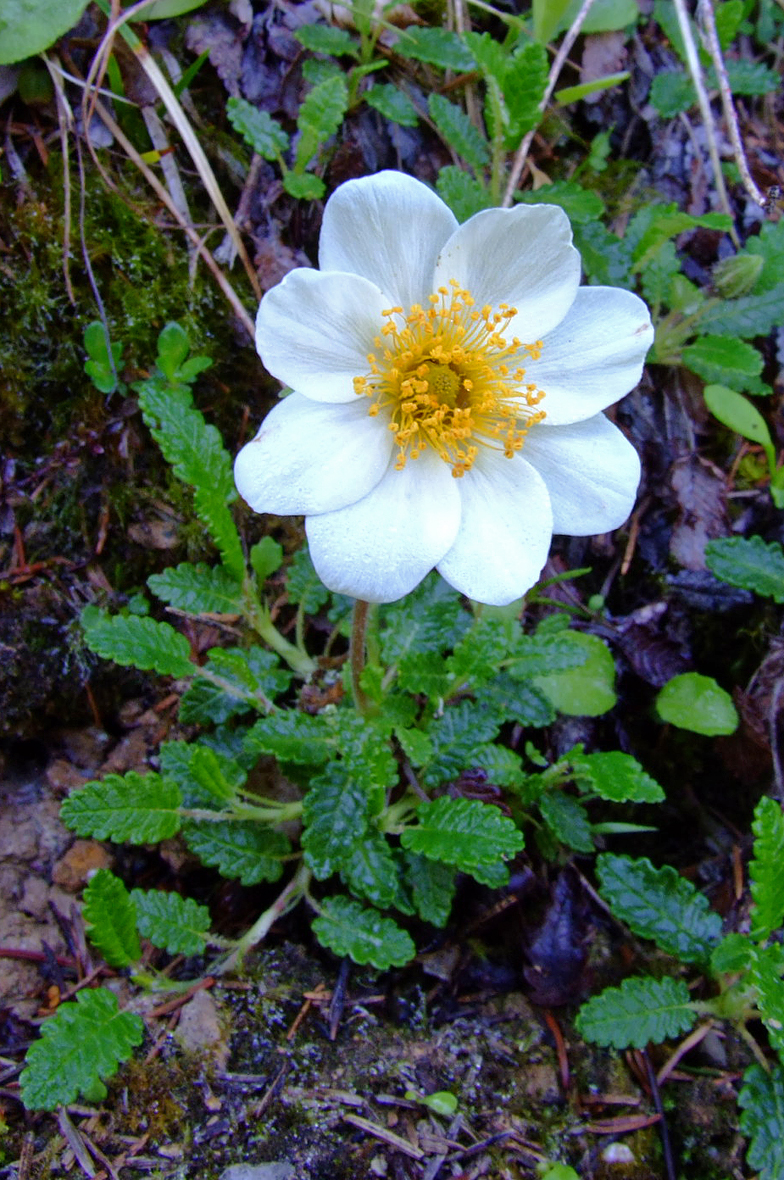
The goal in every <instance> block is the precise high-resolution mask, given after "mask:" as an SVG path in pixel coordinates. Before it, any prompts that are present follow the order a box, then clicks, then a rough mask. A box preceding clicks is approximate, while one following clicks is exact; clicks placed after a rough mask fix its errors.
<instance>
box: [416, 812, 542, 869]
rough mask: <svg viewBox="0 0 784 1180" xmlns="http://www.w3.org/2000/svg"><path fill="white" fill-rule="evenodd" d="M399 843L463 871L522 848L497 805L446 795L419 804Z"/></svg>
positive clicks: (516, 833)
mask: <svg viewBox="0 0 784 1180" xmlns="http://www.w3.org/2000/svg"><path fill="white" fill-rule="evenodd" d="M400 842H401V844H402V845H403V847H404V848H407V849H408V850H409V851H410V852H418V853H420V854H421V855H422V856H426V857H428V858H429V859H430V860H440V861H443V862H444V863H445V864H451V865H455V866H456V867H457V868H459V869H462V870H463V871H464V872H467V873H470V872H472V871H473V870H474V869H476V868H481V867H482V866H483V865H495V864H496V863H497V862H499V861H503V860H504V859H505V858H506V857H509V856H514V855H515V853H517V852H519V851H520V849H521V848H522V847H523V837H522V833H521V832H520V831H518V829H517V828H516V827H515V825H514V823H513V822H512V820H511V819H508V818H507V816H505V815H503V814H502V813H501V812H500V811H499V810H498V808H497V807H493V806H492V805H491V804H488V803H480V802H479V800H477V799H450V798H449V797H448V796H447V795H443V796H441V798H440V799H436V800H434V801H433V802H428V803H420V805H419V808H418V810H417V823H416V826H413V827H409V828H405V829H404V830H403V832H402V834H401V837H400Z"/></svg>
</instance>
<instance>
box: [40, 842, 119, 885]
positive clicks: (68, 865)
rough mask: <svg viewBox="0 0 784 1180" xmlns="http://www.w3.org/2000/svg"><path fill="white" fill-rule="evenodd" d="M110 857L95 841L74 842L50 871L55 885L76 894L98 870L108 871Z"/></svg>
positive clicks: (110, 861)
mask: <svg viewBox="0 0 784 1180" xmlns="http://www.w3.org/2000/svg"><path fill="white" fill-rule="evenodd" d="M111 863H112V857H111V855H110V854H109V853H108V852H107V851H106V849H105V848H104V846H103V845H102V844H98V843H97V841H95V840H74V842H73V844H72V845H71V847H70V848H69V849H68V851H67V852H66V853H65V855H64V856H61V857H60V859H59V860H58V861H57V863H56V865H55V866H54V868H53V869H52V880H53V881H54V883H55V885H59V886H60V887H61V888H62V889H67V890H68V891H69V892H70V893H76V891H77V890H79V889H81V888H82V887H83V886H84V885H86V884H87V882H88V881H89V880H90V877H91V876H92V875H93V873H96V872H97V871H98V869H108V868H109V866H110V865H111Z"/></svg>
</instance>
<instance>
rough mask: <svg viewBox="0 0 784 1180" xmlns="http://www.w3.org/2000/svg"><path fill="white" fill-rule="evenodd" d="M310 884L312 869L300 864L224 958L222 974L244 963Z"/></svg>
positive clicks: (297, 901) (301, 896)
mask: <svg viewBox="0 0 784 1180" xmlns="http://www.w3.org/2000/svg"><path fill="white" fill-rule="evenodd" d="M309 884H310V869H308V868H307V867H306V866H305V865H304V864H302V865H300V867H299V868H298V869H297V872H296V873H295V875H294V876H293V877H292V878H291V880H290V881H289V883H288V885H287V886H286V888H285V889H284V890H283V892H282V893H280V894H279V895H278V897H276V899H275V901H274V902H273V903H272V905H271V906H270V907H269V909H267V910H265V911H264V913H263V914H262V915H261V916H260V917H259V918H258V919H257V920H256V921H255V922H254V923H253V925H252V926H251V928H250V930H247V931H246V932H245V934H243V936H242V938H241V939H239V941H238V942H237V943H236V944H235V947H234V950H233V951H232V953H231V954H230V955H229V956H228V958H227V959H225V960H224V962H223V964H222V965H221V967H220V969H219V973H220V974H221V975H226V974H228V972H230V971H233V970H234V969H235V967H238V966H240V965H241V964H242V960H243V959H244V957H245V955H246V954H247V953H248V951H249V950H250V949H251V947H254V946H257V944H258V943H260V942H262V941H263V939H264V938H266V936H267V934H268V933H269V931H270V929H271V928H272V926H273V925H274V923H275V922H277V920H278V918H282V917H283V915H284V914H287V913H288V912H289V910H292V909H294V906H296V905H298V904H299V902H300V901H301V899H302V898H303V897H304V896H305V894H306V893H307V890H308V885H309Z"/></svg>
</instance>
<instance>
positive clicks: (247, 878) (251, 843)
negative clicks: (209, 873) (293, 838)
mask: <svg viewBox="0 0 784 1180" xmlns="http://www.w3.org/2000/svg"><path fill="white" fill-rule="evenodd" d="M182 834H183V836H184V837H185V843H186V844H187V845H188V847H189V848H190V850H191V852H195V854H196V856H198V858H199V860H201V861H202V863H203V864H205V865H210V866H212V867H213V868H216V869H217V870H218V872H219V873H220V874H221V876H223V877H228V878H229V879H234V878H237V879H239V880H240V881H241V882H242V884H243V885H256V884H258V882H259V881H277V880H278V879H279V877H280V876H281V874H282V872H283V864H282V858H283V857H284V856H287V855H288V854H289V852H290V851H291V845H290V844H289V842H288V840H287V839H286V837H285V836H284V835H283V833H282V832H277V831H274V830H272V829H271V828H263V827H261V825H260V824H258V823H246V822H240V821H231V820H221V821H219V822H217V823H211V822H209V821H207V820H188V821H187V822H186V823H184V824H183V826H182Z"/></svg>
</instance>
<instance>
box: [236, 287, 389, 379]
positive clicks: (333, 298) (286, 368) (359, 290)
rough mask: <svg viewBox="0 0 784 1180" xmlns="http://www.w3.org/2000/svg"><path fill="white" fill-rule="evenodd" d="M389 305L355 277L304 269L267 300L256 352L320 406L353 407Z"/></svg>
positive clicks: (261, 312)
mask: <svg viewBox="0 0 784 1180" xmlns="http://www.w3.org/2000/svg"><path fill="white" fill-rule="evenodd" d="M388 305H389V300H388V298H387V297H385V296H383V295H382V294H381V292H380V291H379V289H378V287H376V286H374V285H373V283H370V282H368V280H367V279H363V278H360V277H359V275H355V274H338V273H336V272H334V271H331V272H329V273H328V274H325V273H322V272H320V271H317V270H308V269H307V268H306V267H298V268H297V269H296V270H292V271H290V272H289V273H288V274H287V275H286V277H285V278H284V279H283V281H282V282H280V283H278V285H277V287H273V288H272V290H271V291H268V292H267V294H266V295H265V296H264V298H263V299H262V301H261V306H260V307H259V313H258V316H257V317H256V348H257V349H258V352H259V356H260V357H261V359H262V360H263V362H264V365H265V367H266V368H267V369H268V370H269V372H270V373H272V375H273V377H277V378H278V380H279V381H282V382H283V383H284V385H291V386H293V388H295V389H296V390H298V392H299V393H303V394H304V395H305V397H310V398H313V400H314V401H319V402H350V401H353V400H354V398H355V397H356V394H355V393H354V386H353V384H352V382H353V378H354V377H360V376H361V375H362V374H363V373H366V372H367V371H368V360H367V354H368V352H369V351H370V350H371V349H372V348H373V338H374V337H375V336H377V335H378V334H379V332H380V331H381V329H382V327H383V325H384V320H383V319H382V316H381V312H382V310H383V309H384V308H386V307H388Z"/></svg>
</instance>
